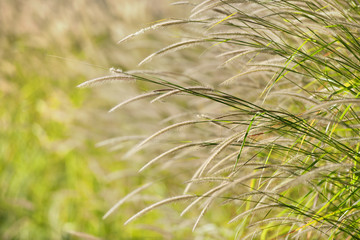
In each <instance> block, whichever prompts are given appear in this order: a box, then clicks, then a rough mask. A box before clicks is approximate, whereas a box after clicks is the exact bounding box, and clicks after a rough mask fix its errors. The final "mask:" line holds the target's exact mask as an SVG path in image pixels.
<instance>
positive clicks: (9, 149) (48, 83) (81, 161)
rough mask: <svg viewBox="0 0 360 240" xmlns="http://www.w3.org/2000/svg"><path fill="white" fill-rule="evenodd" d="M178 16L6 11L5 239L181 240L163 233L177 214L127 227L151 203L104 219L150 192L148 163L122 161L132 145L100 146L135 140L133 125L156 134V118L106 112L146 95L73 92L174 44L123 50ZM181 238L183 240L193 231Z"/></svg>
mask: <svg viewBox="0 0 360 240" xmlns="http://www.w3.org/2000/svg"><path fill="white" fill-rule="evenodd" d="M178 15H181V12H179V11H178V9H174V8H173V7H171V6H170V1H166V0H156V1H155V0H151V1H150V0H101V1H100V0H76V1H73V0H61V1H60V0H55V1H46V0H30V1H21V0H2V1H0V36H1V37H0V195H1V196H0V238H1V239H4V240H7V239H92V240H93V239H173V238H175V237H176V235H174V234H176V232H177V230H178V229H180V228H181V226H179V225H170V226H168V228H167V229H168V230H164V228H163V229H162V230H160V228H159V227H161V226H162V225H161V224H166V221H164V220H163V219H164V218H167V219H169V218H171V216H170V215H171V211H169V212H167V214H168V216H163V215H161V213H159V212H154V213H150V214H148V215H146V216H144V217H143V218H142V220H141V224H140V223H139V224H136V225H129V226H126V228H125V227H124V226H123V223H124V221H125V220H126V219H127V218H129V217H130V216H131V215H132V214H134V213H136V211H138V210H140V209H142V208H143V207H145V206H147V205H146V202H144V201H139V202H137V203H136V204H134V205H135V207H134V205H133V206H132V207H125V208H122V209H121V211H120V212H117V213H116V214H113V216H111V217H109V218H108V219H106V220H102V219H101V218H102V216H103V215H104V214H105V213H106V211H107V210H108V209H109V208H110V207H111V206H112V205H113V204H115V203H116V202H117V201H118V200H119V199H120V198H121V197H123V196H125V195H126V194H127V193H129V192H131V191H132V190H133V189H134V188H135V186H138V185H141V184H143V182H142V181H143V178H142V176H141V175H139V174H138V173H137V172H136V170H137V169H139V168H140V166H141V164H140V163H139V162H141V161H137V160H138V159H137V158H142V156H141V155H140V156H136V158H135V157H134V159H132V160H131V161H122V159H121V158H122V157H121V156H122V155H123V153H124V151H126V147H127V145H126V144H125V145H124V146H123V147H124V148H125V149H123V150H122V149H117V150H116V151H111V150H112V149H109V148H103V147H97V146H96V143H98V142H100V141H102V140H104V139H107V138H111V137H116V136H118V135H127V134H131V135H136V134H137V133H138V132H139V129H136V128H135V126H136V124H135V125H134V124H133V125H131V124H126V123H128V122H129V121H138V120H139V117H135V116H134V115H137V116H138V115H139V114H140V115H141V116H142V119H141V120H142V124H143V125H142V126H143V127H144V128H146V127H151V124H149V125H146V122H147V121H146V118H147V117H149V118H150V117H153V116H150V115H153V114H154V112H152V111H145V110H142V109H141V108H139V112H131V111H126V110H125V111H122V112H119V113H113V114H109V113H107V110H109V109H110V108H111V107H112V106H114V104H116V103H118V102H119V101H121V100H124V99H126V98H127V97H129V96H134V95H136V94H137V93H138V92H142V91H144V90H146V86H143V85H141V84H133V86H132V87H130V88H129V87H127V88H125V87H123V86H121V84H120V85H116V86H113V85H112V86H100V87H98V88H92V89H79V88H76V86H77V85H78V84H80V83H82V82H83V81H85V80H88V79H92V78H95V77H100V76H104V75H108V74H109V68H111V67H115V68H121V69H125V70H127V69H135V68H136V65H137V64H138V63H139V62H140V61H141V60H142V59H143V58H144V57H146V56H147V55H148V54H149V53H151V52H152V51H154V49H156V48H157V46H160V44H161V46H164V45H166V41H167V38H166V37H165V38H162V40H161V41H159V39H158V37H159V34H152V33H149V34H146V35H145V37H142V39H141V40H140V41H131V42H128V43H126V44H124V45H117V44H116V42H117V41H118V40H120V39H121V38H123V37H124V36H126V35H127V34H130V33H132V32H135V31H137V30H138V29H140V28H143V27H146V26H149V25H150V24H151V23H152V22H154V21H156V20H159V19H163V18H167V17H169V16H178ZM169 41H171V40H169ZM154 111H156V110H154ZM136 119H138V120H136ZM144 120H145V121H144ZM164 189H165V187H161V185H160V186H158V187H157V188H155V192H152V193H151V195H146V191H145V194H144V195H143V197H146V196H148V198H149V200H151V201H154V198H155V200H159V199H162V195H163V192H164V191H165V190H164ZM152 191H154V189H152ZM157 195H158V198H156V196H157ZM134 201H136V199H135V200H134ZM177 217H178V216H177ZM157 221H158V222H157ZM185 224H186V222H185ZM180 232H181V233H179V234H180V236H182V237H183V238H185V236H186V231H184V230H181V231H180ZM199 232H201V230H199ZM206 232H208V230H207V231H206ZM210 232H211V231H210Z"/></svg>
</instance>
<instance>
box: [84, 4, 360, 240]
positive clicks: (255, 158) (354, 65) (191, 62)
mask: <svg viewBox="0 0 360 240" xmlns="http://www.w3.org/2000/svg"><path fill="white" fill-rule="evenodd" d="M192 7H193V9H192V11H191V13H190V16H189V18H188V19H184V20H178V19H176V20H174V19H169V20H168V22H166V21H164V22H163V23H164V24H163V25H164V26H166V25H167V24H168V26H167V27H169V29H170V30H168V29H166V30H165V31H169V32H171V28H172V27H173V26H174V25H179V24H180V25H184V26H182V27H183V28H184V30H183V32H182V35H181V37H179V39H178V41H177V42H176V43H173V44H170V45H167V46H166V44H164V45H165V47H163V48H161V49H160V50H157V51H155V52H154V53H152V54H150V55H149V56H148V57H145V58H144V60H142V61H140V63H139V65H146V64H148V63H150V62H152V63H150V64H151V65H148V66H150V67H151V68H152V69H154V68H155V69H159V71H137V72H134V71H125V72H122V71H114V73H113V74H114V76H115V77H117V78H118V79H124V78H126V77H127V78H129V77H133V78H136V79H137V80H138V81H141V82H145V83H147V84H149V86H152V87H149V88H150V89H151V91H150V92H148V93H145V94H143V95H141V96H140V97H136V96H135V97H133V98H131V99H130V100H129V101H126V100H125V102H123V103H126V104H127V103H130V102H131V103H133V102H134V101H135V100H141V101H144V100H145V99H146V98H150V102H151V103H152V104H158V105H159V109H161V110H162V112H163V114H162V116H163V119H165V120H164V121H157V120H158V118H156V117H154V120H153V123H154V125H155V126H158V127H157V128H156V130H152V131H145V132H148V133H147V136H146V137H144V138H143V139H140V140H138V144H134V147H133V148H132V149H130V150H129V151H128V152H127V154H126V155H125V157H127V158H131V157H132V156H134V155H136V153H138V152H140V154H141V153H142V154H144V153H145V154H147V155H149V158H148V161H147V163H145V165H144V166H145V167H143V168H141V169H140V171H141V174H147V176H153V175H154V173H157V172H159V173H161V174H166V175H168V174H170V175H171V174H173V176H174V179H178V182H179V183H180V184H178V185H176V187H174V188H172V187H171V185H170V183H168V186H169V187H168V188H167V190H168V192H169V194H168V195H169V197H168V198H166V199H162V200H158V201H154V202H153V203H152V204H149V205H148V206H147V207H144V208H143V209H142V210H140V211H139V212H138V213H137V214H135V215H133V216H132V217H130V218H129V220H128V221H126V222H125V223H126V224H130V222H132V221H141V219H142V216H143V215H144V214H145V213H148V212H151V211H152V210H153V209H154V208H157V207H160V206H161V207H163V205H165V206H166V204H167V203H173V202H184V203H183V206H184V208H183V212H182V213H181V214H180V215H181V216H182V217H184V218H183V219H184V220H183V221H187V218H186V214H188V213H190V214H192V215H191V216H192V217H189V219H191V220H192V223H193V229H192V230H193V231H194V234H196V233H197V228H199V227H201V225H202V224H204V225H207V224H209V223H215V225H216V226H217V228H219V229H220V228H222V229H223V228H224V229H226V228H232V231H230V232H231V233H230V235H231V236H233V237H235V238H237V239H254V238H255V239H277V238H279V237H280V238H285V239H350V238H352V239H359V238H360V232H359V229H358V226H357V225H358V214H359V204H358V203H359V200H358V198H359V194H358V187H357V183H358V176H357V175H358V174H357V173H358V170H357V169H358V167H357V165H358V161H359V152H358V150H359V144H358V140H359V131H358V126H359V117H358V111H359V108H358V104H359V103H360V101H359V100H358V96H359V84H358V82H359V78H358V74H359V72H360V69H359V64H358V63H359V60H360V58H359V57H358V52H359V50H360V47H359V46H360V44H359V33H358V24H357V23H358V21H359V6H358V2H357V1H316V2H304V1H222V0H219V1H200V2H198V3H196V4H194V5H193V6H192ZM161 27H162V26H161ZM158 28H160V25H159V23H156V24H155V25H154V27H153V29H156V30H158ZM149 29H151V28H145V29H143V31H142V30H140V31H138V32H136V33H135V34H133V35H129V37H125V38H124V40H127V41H122V40H120V43H121V44H125V45H126V44H127V42H128V41H129V39H130V38H132V37H135V36H137V35H139V33H143V32H147V31H148V30H149ZM137 37H138V36H137ZM133 41H136V40H133ZM185 48H186V50H184V49H185ZM180 50H181V51H180ZM161 70H162V71H161ZM169 72H173V74H169ZM93 81H95V82H96V81H97V80H90V81H88V82H85V83H84V84H83V85H82V86H84V85H86V84H91V83H94V82H93ZM106 81H107V80H105V81H103V83H104V82H106ZM210 86H211V87H210ZM204 89H206V90H205V91H204ZM159 99H161V100H162V101H158V100H159ZM123 105H124V104H120V105H119V106H121V107H122V106H123ZM149 105H150V104H149ZM136 106H141V104H138V105H136ZM127 107H128V108H129V109H133V111H137V109H138V108H136V107H134V108H130V106H127ZM119 108H120V107H119ZM115 110H116V111H117V110H118V111H120V112H121V111H123V110H124V109H121V108H120V109H118V107H114V108H113V109H112V111H115ZM144 124H145V121H144ZM146 124H148V122H146ZM138 126H139V128H141V126H142V125H141V123H140V125H138ZM144 129H146V128H145V127H144ZM110 145H111V144H110ZM140 154H139V155H140ZM175 190H177V191H175ZM135 191H136V190H135ZM224 206H232V207H233V208H231V207H230V209H231V210H232V211H231V210H230V211H228V212H227V211H225V210H224V212H223V214H220V215H221V219H220V217H219V219H218V220H219V221H218V222H217V221H216V220H214V219H211V214H212V213H213V212H214V211H215V212H216V211H218V209H219V208H221V209H224V208H223V207H224ZM234 208H235V209H236V211H233V209H234ZM120 209H121V208H120ZM164 212H166V211H164ZM113 214H115V211H114V213H113ZM193 214H195V215H197V217H195V219H194V217H193V216H194V215H193ZM145 216H146V215H145ZM226 217H228V219H227V220H224V219H226ZM179 221H181V220H180V219H179ZM224 223H229V224H224ZM235 229H236V230H235ZM219 234H220V236H222V237H229V235H226V234H225V235H221V234H224V233H219Z"/></svg>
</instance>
